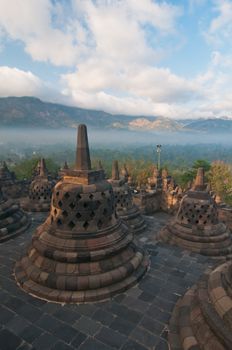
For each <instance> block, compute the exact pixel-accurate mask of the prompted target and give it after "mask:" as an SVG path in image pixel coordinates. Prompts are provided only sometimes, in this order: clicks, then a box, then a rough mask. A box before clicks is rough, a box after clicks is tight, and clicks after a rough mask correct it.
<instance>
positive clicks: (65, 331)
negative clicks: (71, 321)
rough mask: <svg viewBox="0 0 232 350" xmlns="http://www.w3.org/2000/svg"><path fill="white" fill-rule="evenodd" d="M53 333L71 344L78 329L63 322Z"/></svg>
mask: <svg viewBox="0 0 232 350" xmlns="http://www.w3.org/2000/svg"><path fill="white" fill-rule="evenodd" d="M52 334H54V335H55V336H56V337H57V338H60V339H62V340H63V341H64V342H66V343H68V344H69V343H71V341H72V340H73V339H74V338H75V336H76V330H75V329H74V328H73V327H71V326H69V325H67V324H64V323H63V324H61V325H60V326H58V327H57V328H56V329H55V330H54V331H53V332H52Z"/></svg>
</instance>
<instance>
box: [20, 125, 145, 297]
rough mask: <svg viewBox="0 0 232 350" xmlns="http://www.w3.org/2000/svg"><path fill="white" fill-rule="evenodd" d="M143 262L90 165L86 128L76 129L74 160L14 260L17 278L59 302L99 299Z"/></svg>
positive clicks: (126, 283) (127, 281)
mask: <svg viewBox="0 0 232 350" xmlns="http://www.w3.org/2000/svg"><path fill="white" fill-rule="evenodd" d="M147 267H148V260H147V257H146V256H145V255H144V252H143V251H142V250H141V249H139V248H138V247H137V246H136V245H135V244H134V243H133V235H132V233H131V232H128V229H127V226H125V225H124V224H123V223H122V221H121V220H120V219H118V218H117V216H116V215H115V206H114V194H113V190H112V186H111V185H110V184H109V183H108V182H107V181H106V180H105V177H104V172H103V170H97V171H93V170H91V161H90V155H89V146H88V138H87V129H86V126H85V125H80V126H79V128H78V142H77V152H76V164H75V168H74V169H73V170H70V169H67V171H66V174H64V176H63V178H62V180H61V181H60V182H58V183H57V184H56V186H55V188H54V189H53V195H52V202H51V211H50V215H49V217H48V218H47V220H46V221H45V223H44V224H42V225H41V226H40V227H39V228H38V229H37V231H36V232H35V234H34V236H33V238H32V242H31V245H30V247H29V248H28V250H27V253H26V255H25V256H24V257H23V258H22V259H21V260H20V261H19V262H18V263H17V264H16V267H15V278H16V280H17V283H18V284H19V285H20V286H21V287H22V288H23V289H24V290H25V291H27V292H28V293H31V294H32V295H34V296H36V297H39V298H42V299H46V300H50V301H55V302H62V303H64V302H65V303H78V302H91V301H98V300H104V299H106V298H109V297H111V296H112V295H114V294H115V293H119V292H122V291H124V290H125V289H127V288H129V287H130V286H132V285H133V284H135V283H136V282H137V281H138V280H139V279H140V278H141V277H142V275H143V274H144V273H145V272H146V270H147Z"/></svg>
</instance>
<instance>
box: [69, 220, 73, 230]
mask: <svg viewBox="0 0 232 350" xmlns="http://www.w3.org/2000/svg"><path fill="white" fill-rule="evenodd" d="M68 227H70V228H71V229H73V228H74V227H75V223H74V222H73V221H70V222H69V223H68Z"/></svg>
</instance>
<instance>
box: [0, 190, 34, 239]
mask: <svg viewBox="0 0 232 350" xmlns="http://www.w3.org/2000/svg"><path fill="white" fill-rule="evenodd" d="M29 225H30V221H29V219H28V216H27V215H26V214H25V213H24V212H23V211H22V210H21V209H20V207H19V205H18V204H16V203H15V202H14V200H12V199H7V198H6V196H5V195H4V194H3V193H2V189H1V185H0V243H2V242H4V241H7V240H8V239H11V238H13V237H15V236H17V235H19V234H20V233H22V232H24V231H25V230H26V229H27V228H28V226H29Z"/></svg>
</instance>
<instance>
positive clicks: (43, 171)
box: [39, 158, 47, 176]
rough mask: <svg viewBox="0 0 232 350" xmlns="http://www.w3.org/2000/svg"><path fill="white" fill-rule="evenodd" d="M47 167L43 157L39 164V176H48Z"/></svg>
mask: <svg viewBox="0 0 232 350" xmlns="http://www.w3.org/2000/svg"><path fill="white" fill-rule="evenodd" d="M46 173H47V169H46V164H45V159H44V158H41V160H40V166H39V176H46Z"/></svg>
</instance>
